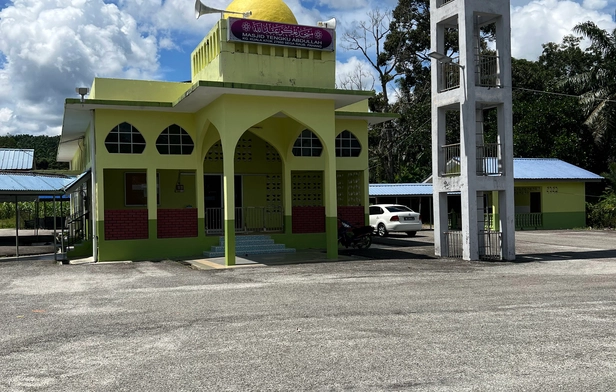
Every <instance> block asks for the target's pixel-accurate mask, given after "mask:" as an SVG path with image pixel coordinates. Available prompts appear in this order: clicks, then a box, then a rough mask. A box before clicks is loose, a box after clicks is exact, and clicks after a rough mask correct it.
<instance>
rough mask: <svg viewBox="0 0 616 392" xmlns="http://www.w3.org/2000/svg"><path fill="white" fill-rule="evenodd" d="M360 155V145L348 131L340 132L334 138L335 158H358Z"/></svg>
mask: <svg viewBox="0 0 616 392" xmlns="http://www.w3.org/2000/svg"><path fill="white" fill-rule="evenodd" d="M360 153H361V144H359V140H358V139H357V137H355V135H353V134H352V133H351V132H350V131H342V132H341V133H340V134H339V135H338V136H336V156H337V157H358V156H359V154H360Z"/></svg>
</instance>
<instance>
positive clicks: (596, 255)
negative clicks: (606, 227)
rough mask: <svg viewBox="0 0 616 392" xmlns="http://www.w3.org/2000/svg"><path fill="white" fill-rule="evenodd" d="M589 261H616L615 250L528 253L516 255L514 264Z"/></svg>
mask: <svg viewBox="0 0 616 392" xmlns="http://www.w3.org/2000/svg"><path fill="white" fill-rule="evenodd" d="M591 259H616V249H607V250H591V251H586V250H580V251H579V252H554V253H529V254H524V255H516V259H515V262H516V263H531V262H537V261H567V260H591Z"/></svg>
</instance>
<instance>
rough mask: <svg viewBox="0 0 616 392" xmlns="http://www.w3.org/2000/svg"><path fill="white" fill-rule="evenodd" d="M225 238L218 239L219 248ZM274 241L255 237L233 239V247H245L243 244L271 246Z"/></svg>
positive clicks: (265, 237) (263, 237)
mask: <svg viewBox="0 0 616 392" xmlns="http://www.w3.org/2000/svg"><path fill="white" fill-rule="evenodd" d="M224 238H225V237H220V239H219V240H218V243H219V244H220V245H221V246H224V245H225V239H224ZM273 243H274V240H273V239H271V238H270V237H268V236H256V237H252V236H249V237H235V245H236V246H237V245H245V244H273Z"/></svg>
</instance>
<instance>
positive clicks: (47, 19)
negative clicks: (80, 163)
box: [0, 0, 616, 136]
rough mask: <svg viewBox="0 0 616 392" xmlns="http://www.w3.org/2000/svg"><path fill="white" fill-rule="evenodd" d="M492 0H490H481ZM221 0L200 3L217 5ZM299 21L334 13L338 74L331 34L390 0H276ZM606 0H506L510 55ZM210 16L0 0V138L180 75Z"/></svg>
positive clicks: (341, 73) (595, 15) (353, 55)
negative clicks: (135, 82)
mask: <svg viewBox="0 0 616 392" xmlns="http://www.w3.org/2000/svg"><path fill="white" fill-rule="evenodd" d="M486 1H495V0H486ZM230 2H231V0H207V1H204V3H205V4H207V5H208V6H210V7H212V8H217V9H224V8H226V7H227V6H228V5H229V4H230ZM285 2H286V4H287V5H288V6H289V8H291V10H292V11H293V13H294V14H295V17H296V18H297V20H298V22H299V23H300V24H305V25H315V24H316V22H317V21H320V20H328V19H330V18H332V17H336V19H337V22H338V24H337V27H336V32H337V35H338V37H339V38H338V46H337V48H336V61H337V66H336V74H337V80H338V81H340V80H341V79H343V78H344V77H345V75H348V74H349V73H352V72H354V70H356V69H357V66H358V65H362V63H363V64H364V66H363V69H364V70H370V66H368V65H366V62H365V60H364V59H363V58H362V56H361V54H360V53H359V52H349V51H345V50H344V49H343V48H342V47H341V45H340V43H341V40H340V36H341V35H342V34H343V33H344V32H345V31H348V30H349V29H352V28H353V26H354V24H355V23H357V22H358V21H360V20H365V19H366V14H367V12H369V11H370V10H372V9H375V8H377V7H378V8H380V9H381V10H388V9H393V8H394V7H395V6H396V5H397V3H398V2H397V1H396V0H286V1H285ZM615 12H616V0H575V1H574V0H511V25H512V32H511V36H512V37H511V39H512V55H513V57H516V58H525V59H528V60H537V58H538V56H539V55H540V54H541V50H542V47H541V44H543V43H547V42H560V41H561V40H562V37H563V36H565V35H568V34H571V33H572V28H573V26H575V25H576V24H577V23H580V22H584V21H588V20H592V21H594V22H595V23H596V24H597V25H598V26H599V27H601V28H603V29H608V31H613V29H614V28H616V23H615V22H614V15H615ZM218 18H219V14H212V15H204V16H202V17H201V18H199V19H198V20H197V19H195V15H194V0H0V135H6V134H31V135H48V136H53V135H59V134H60V132H61V127H62V116H63V110H64V100H65V99H66V98H79V96H78V95H77V94H76V93H75V88H76V87H89V86H91V84H92V81H93V79H94V77H106V78H129V79H144V80H166V81H177V82H181V81H188V80H190V54H191V52H192V50H193V49H194V47H195V46H196V45H197V44H198V43H199V42H200V41H201V39H203V37H204V36H205V35H206V34H207V33H208V32H209V30H210V29H211V27H212V26H213V25H214V23H215V22H216V20H217V19H218Z"/></svg>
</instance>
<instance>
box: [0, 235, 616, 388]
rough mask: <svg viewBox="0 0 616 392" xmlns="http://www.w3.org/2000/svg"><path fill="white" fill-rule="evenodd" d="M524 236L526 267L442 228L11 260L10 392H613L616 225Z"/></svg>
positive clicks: (2, 268)
mask: <svg viewBox="0 0 616 392" xmlns="http://www.w3.org/2000/svg"><path fill="white" fill-rule="evenodd" d="M516 238H517V250H518V254H519V255H520V257H519V258H518V259H519V260H518V261H519V262H515V263H500V262H499V263H494V262H476V263H468V262H463V261H459V260H445V259H433V258H431V257H430V252H431V233H429V232H422V233H420V235H418V237H416V238H407V237H403V236H399V237H398V236H396V237H391V238H388V239H384V240H378V244H375V245H374V247H373V248H371V249H369V250H368V251H366V252H364V253H362V254H359V253H358V252H348V253H346V254H345V255H343V257H342V259H343V260H344V261H339V262H328V263H301V264H285V265H282V264H280V263H281V260H268V261H267V262H268V264H267V265H266V266H264V267H260V268H238V269H229V270H207V271H202V270H195V269H191V268H189V267H188V266H186V265H185V264H184V263H178V262H173V261H163V262H159V263H151V262H141V263H127V264H83V265H57V264H54V263H52V262H50V261H48V260H24V259H20V260H18V261H4V262H2V261H0V320H1V322H0V390H2V391H84V390H88V391H170V390H171V391H196V390H211V391H225V390H235V391H245V390H256V391H261V390H277V391H289V390H318V391H382V390H385V391H407V390H413V391H452V390H453V391H486V390H488V391H546V390H549V391H551V390H559V391H612V390H614V385H616V360H615V358H616V339H615V334H616V332H615V331H616V295H615V292H616V250H614V249H615V248H616V233H615V232H598V231H597V232H595V231H592V232H589V231H583V232H575V231H565V232H543V231H542V232H520V233H518V235H517V236H516ZM307 254H308V253H307ZM309 254H311V255H312V256H314V257H317V258H318V257H319V252H312V253H309Z"/></svg>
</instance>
